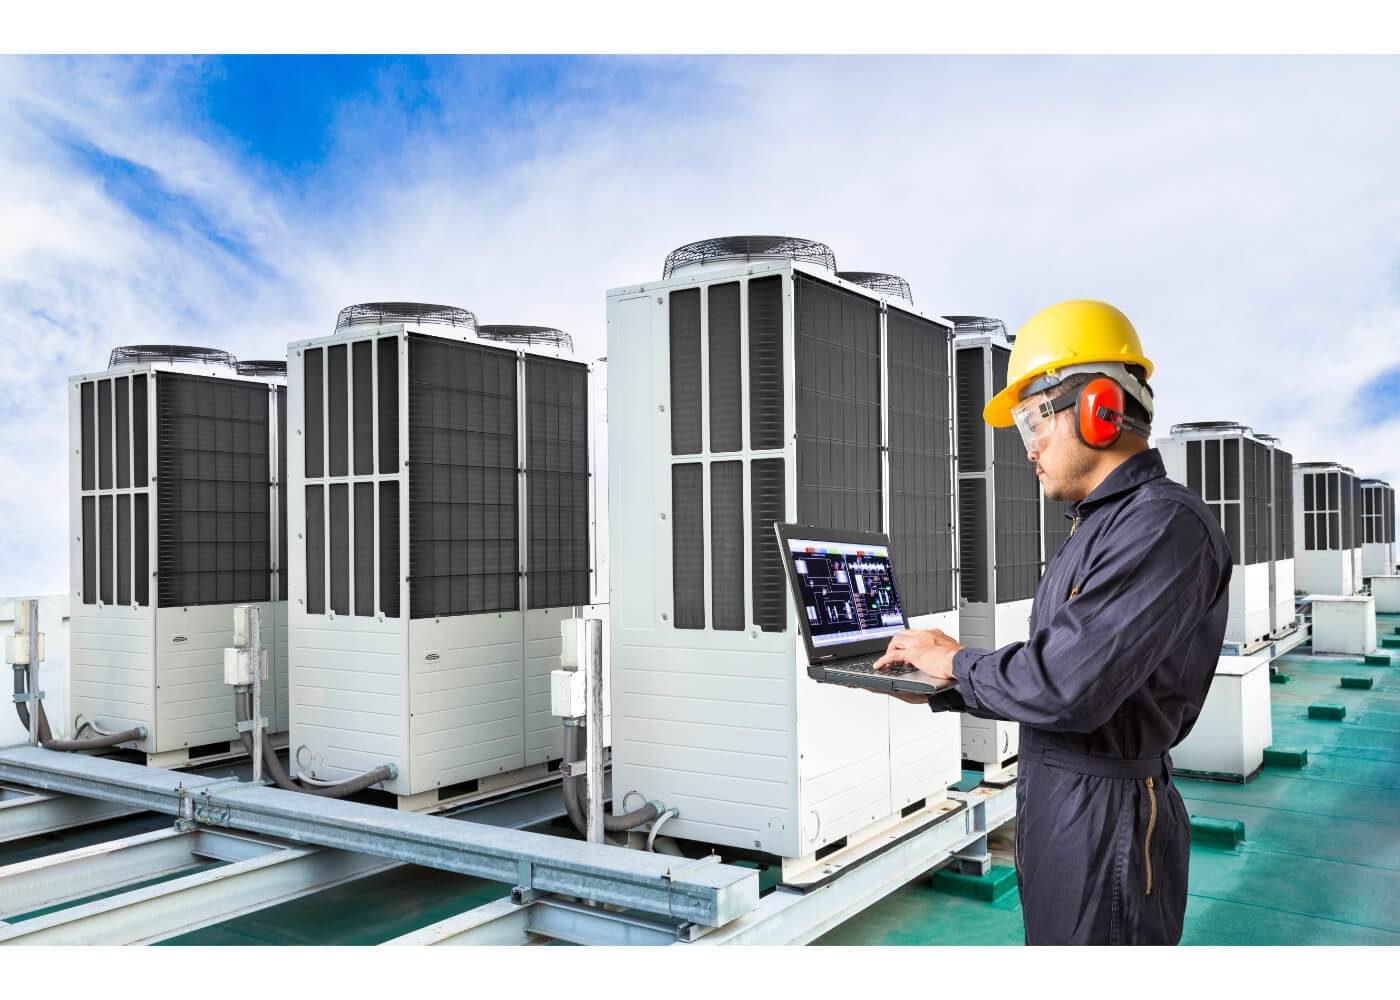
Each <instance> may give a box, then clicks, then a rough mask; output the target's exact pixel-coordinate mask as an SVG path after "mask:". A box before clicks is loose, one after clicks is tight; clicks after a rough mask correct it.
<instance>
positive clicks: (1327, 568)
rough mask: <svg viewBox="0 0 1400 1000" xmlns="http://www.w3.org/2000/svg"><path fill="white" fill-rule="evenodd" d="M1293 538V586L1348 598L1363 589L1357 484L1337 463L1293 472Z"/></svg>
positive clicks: (1306, 466) (1304, 464)
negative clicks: (1295, 552)
mask: <svg viewBox="0 0 1400 1000" xmlns="http://www.w3.org/2000/svg"><path fill="white" fill-rule="evenodd" d="M1293 481H1294V500H1293V537H1294V539H1295V540H1296V541H1297V543H1298V570H1297V586H1298V589H1299V590H1301V591H1302V592H1303V593H1305V594H1325V595H1329V596H1333V597H1350V596H1351V595H1353V594H1356V593H1359V592H1360V590H1361V588H1362V565H1361V546H1362V539H1363V537H1364V525H1363V521H1362V518H1363V507H1362V504H1361V481H1360V480H1359V479H1357V478H1356V475H1355V474H1354V473H1353V472H1352V470H1351V469H1349V468H1347V467H1346V466H1344V465H1338V464H1337V463H1335V462H1302V463H1300V464H1298V465H1297V466H1295V467H1294V470H1293Z"/></svg>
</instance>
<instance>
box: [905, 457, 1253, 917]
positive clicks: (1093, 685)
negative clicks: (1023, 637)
mask: <svg viewBox="0 0 1400 1000" xmlns="http://www.w3.org/2000/svg"><path fill="white" fill-rule="evenodd" d="M1230 561H1231V560H1230V551H1229V547H1228V544H1227V542H1226V540H1225V536H1224V533H1223V532H1222V531H1221V530H1220V526H1219V525H1218V524H1217V522H1216V519H1215V517H1214V516H1213V515H1212V514H1211V512H1210V511H1209V509H1208V508H1207V507H1206V506H1205V504H1204V503H1203V502H1202V501H1201V500H1200V499H1199V498H1198V497H1196V495H1195V494H1193V493H1191V492H1190V491H1188V490H1187V489H1186V488H1185V487H1184V486H1182V485H1180V484H1179V483H1175V482H1173V481H1172V480H1170V479H1168V478H1167V477H1166V471H1165V469H1164V468H1163V466H1162V459H1161V456H1160V454H1159V453H1158V452H1157V451H1156V450H1155V449H1153V450H1149V451H1145V452H1142V453H1141V454H1138V455H1135V456H1133V457H1132V458H1129V459H1128V460H1127V461H1125V462H1123V464H1122V465H1120V466H1119V467H1118V468H1116V469H1114V470H1113V472H1112V473H1110V474H1109V476H1108V477H1107V478H1106V479H1105V480H1104V481H1103V483H1102V484H1100V486H1099V487H1098V488H1097V489H1095V490H1094V491H1093V492H1092V493H1090V494H1089V495H1088V496H1087V497H1086V498H1084V500H1082V501H1081V502H1080V503H1079V505H1078V507H1077V510H1076V514H1075V526H1074V530H1073V531H1072V533H1071V535H1070V538H1069V540H1068V541H1067V542H1066V543H1065V545H1064V547H1063V548H1062V549H1061V550H1060V552H1059V554H1058V555H1056V556H1055V557H1054V559H1053V560H1052V561H1051V562H1050V564H1049V566H1048V567H1047V568H1046V571H1045V576H1044V578H1043V579H1042V580H1041V581H1040V586H1039V587H1038V588H1037V590H1036V595H1035V603H1034V610H1033V612H1032V616H1031V632H1030V640H1029V641H1028V642H1016V643H1012V644H1011V645H1009V646H1003V647H1002V648H1001V649H998V650H995V651H988V650H983V649H972V648H967V649H963V650H961V651H960V652H959V653H958V654H957V655H956V656H955V658H954V660H953V673H954V676H955V678H956V685H955V687H953V688H951V689H950V690H949V691H947V692H945V693H943V694H939V695H934V696H932V697H931V698H930V699H929V701H930V707H932V708H933V709H934V710H935V711H945V710H954V711H965V712H969V713H971V714H973V715H977V716H980V717H983V718H988V719H1004V720H1007V721H1009V722H1018V723H1020V724H1021V750H1020V758H1019V766H1018V774H1017V780H1016V855H1017V862H1016V870H1017V881H1018V884H1019V885H1020V890H1021V908H1022V912H1023V914H1024V918H1025V925H1026V943H1027V944H1176V943H1177V942H1178V941H1180V940H1181V926H1182V918H1183V917H1184V915H1185V911H1186V872H1187V865H1188V861H1189V854H1188V848H1189V837H1190V833H1189V821H1188V818H1187V815H1186V808H1185V806H1184V805H1183V804H1182V801H1181V796H1180V794H1179V793H1178V792H1177V790H1176V788H1175V787H1174V785H1173V783H1172V777H1171V759H1170V758H1169V757H1168V755H1167V751H1169V750H1170V749H1171V748H1172V747H1173V746H1175V745H1176V744H1177V743H1179V742H1181V740H1182V739H1184V738H1185V737H1186V734H1187V733H1189V732H1190V731H1191V727H1192V726H1193V725H1194V724H1195V722H1196V718H1197V716H1199V715H1200V711H1201V705H1202V703H1203V702H1204V701H1205V697H1206V692H1207V690H1208V689H1209V687H1210V682H1211V678H1212V676H1213V675H1214V672H1215V666H1216V662H1217V659H1218V657H1219V655H1220V643H1221V640H1222V639H1223V638H1224V636H1225V618H1226V614H1227V611H1228V604H1229V583H1230Z"/></svg>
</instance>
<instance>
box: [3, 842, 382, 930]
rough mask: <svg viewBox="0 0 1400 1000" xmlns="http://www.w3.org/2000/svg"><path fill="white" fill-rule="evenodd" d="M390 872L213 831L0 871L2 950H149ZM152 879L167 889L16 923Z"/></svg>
mask: <svg viewBox="0 0 1400 1000" xmlns="http://www.w3.org/2000/svg"><path fill="white" fill-rule="evenodd" d="M211 863H212V866H211ZM392 867H396V866H395V865H394V864H393V863H392V862H386V861H384V860H382V859H380V858H374V857H367V856H364V855H359V854H351V853H349V852H347V851H336V850H325V849H322V848H316V847H302V846H295V845H287V844H282V843H278V842H273V841H268V840H264V839H262V838H256V837H245V836H239V835H234V834H228V833H222V832H215V831H211V830H202V829H198V830H189V831H187V830H182V829H179V828H178V827H177V828H175V829H171V830H162V831H157V832H154V833H146V834H140V835H138V836H135V837H128V838H125V839H123V840H118V841H113V842H111V843H106V844H98V845H95V846H92V847H83V848H79V849H77V850H75V851H68V852H65V853H63V854H57V855H53V856H51V857H47V858H40V859H37V860H35V861H28V862H21V863H19V864H16V865H11V866H9V867H7V868H3V869H0V899H3V900H4V902H3V904H0V908H2V909H3V914H0V915H3V916H5V917H9V918H11V923H9V925H8V926H6V927H3V928H0V944H7V945H8V944H20V945H35V944H64V945H73V944H104V945H112V944H151V943H154V942H157V941H162V940H165V939H167V938H171V937H175V936H177V935H180V934H185V933H188V932H190V931H193V930H197V929H199V928H201V927H207V926H209V925H211V924H216V923H222V922H223V921H225V920H230V919H232V918H234V917H237V916H241V915H242V914H245V913H250V912H253V911H255V910H261V909H264V908H266V907H269V906H276V905H278V904H279V903H285V902H287V901H289V900H292V899H296V898H298V897H300V896H305V895H308V894H310V893H314V892H320V891H322V890H324V889H329V888H331V887H333V886H336V885H339V884H341V883H343V882H348V881H351V880H354V879H359V878H364V877H366V876H368V875H373V874H375V873H377V872H380V871H383V870H385V869H386V868H392ZM189 869H195V870H194V871H191V872H190V873H189V874H185V875H181V874H179V873H180V872H181V871H186V870H189ZM172 875H173V876H174V877H167V876H172ZM153 879H163V881H158V882H156V884H153V885H146V886H144V887H141V888H134V889H129V890H127V891H125V892H117V893H116V894H114V895H107V896H105V897H103V898H99V899H94V900H91V901H89V902H77V905H73V906H69V907H67V908H65V909H60V910H56V911H54V912H51V913H45V914H41V915H39V916H34V917H31V918H29V919H24V920H20V921H17V922H16V921H13V917H14V915H16V914H18V915H21V916H22V915H23V914H24V913H26V912H29V911H32V910H34V909H40V908H42V907H45V906H52V905H54V904H55V903H63V902H75V901H79V900H82V899H86V898H87V897H89V896H93V895H97V894H100V893H103V892H109V891H110V890H112V889H113V888H115V887H119V886H121V885H130V884H132V883H134V882H142V881H147V882H149V881H151V880H153Z"/></svg>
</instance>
